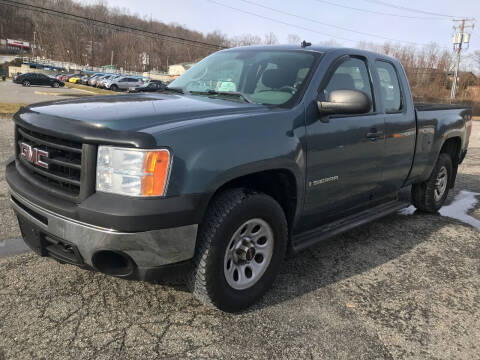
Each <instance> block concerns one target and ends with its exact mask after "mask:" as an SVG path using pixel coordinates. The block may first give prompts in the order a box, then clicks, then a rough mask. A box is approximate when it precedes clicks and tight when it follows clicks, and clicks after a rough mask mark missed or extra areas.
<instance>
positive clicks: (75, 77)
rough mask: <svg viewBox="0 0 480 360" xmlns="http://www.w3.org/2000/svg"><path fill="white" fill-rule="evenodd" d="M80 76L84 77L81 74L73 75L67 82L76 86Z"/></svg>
mask: <svg viewBox="0 0 480 360" xmlns="http://www.w3.org/2000/svg"><path fill="white" fill-rule="evenodd" d="M82 76H84V75H83V74H75V75H73V76H72V77H70V78H69V79H68V82H70V83H72V84H76V83H78V82H79V81H80V79H81V78H82Z"/></svg>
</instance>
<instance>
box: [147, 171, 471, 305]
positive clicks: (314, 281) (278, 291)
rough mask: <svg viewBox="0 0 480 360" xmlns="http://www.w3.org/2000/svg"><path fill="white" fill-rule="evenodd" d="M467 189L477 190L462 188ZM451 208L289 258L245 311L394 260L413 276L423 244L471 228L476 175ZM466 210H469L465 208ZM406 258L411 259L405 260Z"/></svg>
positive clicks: (404, 215)
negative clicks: (444, 231)
mask: <svg viewBox="0 0 480 360" xmlns="http://www.w3.org/2000/svg"><path fill="white" fill-rule="evenodd" d="M477 183H478V184H477ZM475 184H476V185H475ZM465 188H468V189H471V190H473V191H471V192H470V191H465V190H463V189H465ZM476 190H478V193H477V192H476ZM465 198H468V199H472V198H473V199H475V201H474V204H473V207H472V206H471V205H472V202H471V201H470V202H465V201H464V200H465ZM462 203H463V205H462ZM449 206H453V207H455V208H457V209H458V211H459V214H458V215H459V216H458V217H456V216H454V217H455V218H452V217H449V215H441V214H440V213H439V214H426V213H421V212H418V211H415V209H414V208H413V207H410V208H406V210H401V211H399V212H397V213H394V214H391V215H389V216H386V217H384V218H382V219H379V220H377V221H374V222H372V223H369V224H366V225H363V226H360V227H358V228H356V229H353V230H350V231H348V232H346V233H344V234H341V235H338V236H335V237H333V238H331V239H328V240H326V241H324V242H321V243H319V244H317V245H315V246H313V247H312V248H310V249H307V250H304V251H302V252H300V253H299V254H297V255H295V256H291V257H287V258H286V259H285V260H284V262H283V264H282V268H281V270H280V273H279V275H278V277H277V279H276V281H275V283H274V285H273V288H272V289H270V290H269V291H268V292H267V293H266V295H265V297H264V298H263V299H262V300H261V301H260V302H259V303H258V304H256V305H254V306H253V307H251V308H250V309H248V310H246V311H245V312H244V313H249V312H252V311H253V312H254V311H257V310H260V309H262V308H266V307H270V306H273V305H277V304H280V303H283V302H288V301H292V300H294V299H295V298H297V297H301V296H303V295H305V294H308V293H310V292H313V291H315V290H318V289H321V288H326V287H328V286H329V285H331V284H335V283H339V282H341V281H343V280H346V279H350V278H353V277H355V276H357V275H360V274H362V273H365V272H369V271H371V270H373V269H375V268H378V267H381V266H382V265H384V264H387V263H390V262H398V264H396V265H395V271H399V269H400V270H401V271H406V272H408V268H409V264H408V263H409V262H411V263H412V266H415V265H413V263H414V262H415V261H421V260H419V259H418V256H417V255H416V254H414V255H411V256H408V254H409V253H411V252H412V251H413V250H414V249H415V248H416V247H418V246H419V245H421V244H422V243H424V242H426V241H429V240H431V238H432V235H433V236H435V235H434V234H435V233H436V232H438V231H439V230H440V229H441V228H442V227H444V226H448V225H452V224H453V225H458V226H462V225H463V226H470V225H469V224H468V223H466V222H462V221H461V217H462V216H461V215H462V214H463V215H465V214H467V215H468V216H470V214H471V213H472V212H473V211H475V209H479V208H480V182H478V176H477V175H470V174H459V175H458V185H457V187H456V188H455V189H454V191H451V193H450V195H449V197H448V199H447V202H446V206H445V207H449ZM462 206H463V207H465V209H462ZM412 208H413V209H412ZM479 234H480V233H479ZM479 236H480V235H479ZM405 255H407V256H406V257H405V259H403V258H402V257H404V256H405ZM422 256H423V255H422ZM426 261H428V260H426ZM384 276H388V275H385V274H384V273H383V270H382V277H384ZM156 283H157V284H161V285H166V286H168V287H171V288H174V289H175V290H177V291H188V290H187V288H186V286H185V282H184V280H183V278H181V277H180V276H179V277H178V278H169V279H162V280H160V281H157V282H156Z"/></svg>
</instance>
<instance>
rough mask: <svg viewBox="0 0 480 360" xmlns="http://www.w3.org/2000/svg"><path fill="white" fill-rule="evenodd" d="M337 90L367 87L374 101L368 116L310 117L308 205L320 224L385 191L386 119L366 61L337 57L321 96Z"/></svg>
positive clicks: (307, 211)
mask: <svg viewBox="0 0 480 360" xmlns="http://www.w3.org/2000/svg"><path fill="white" fill-rule="evenodd" d="M325 82H326V83H325ZM334 90H359V91H362V92H364V93H365V94H366V95H367V96H368V97H369V98H370V99H371V101H372V107H371V109H370V111H369V112H368V113H366V114H360V115H342V114H334V115H328V116H327V115H325V114H321V113H320V112H317V113H316V114H315V115H314V118H311V119H308V118H307V147H308V153H307V189H306V202H305V207H304V209H305V215H306V221H307V222H309V223H310V225H317V226H318V225H321V224H322V223H323V222H328V221H331V220H332V218H335V217H341V216H343V215H344V214H345V213H347V212H349V210H352V209H357V208H361V207H367V206H369V203H370V202H371V201H372V200H374V199H376V198H377V197H380V196H381V194H382V173H383V168H382V166H383V154H384V147H385V140H384V127H385V124H384V122H385V117H384V115H383V114H382V113H379V112H378V111H377V106H376V103H375V97H374V90H373V78H372V75H371V71H370V67H369V64H368V62H367V59H366V58H363V57H359V56H358V57H357V56H345V57H341V58H340V59H337V61H336V62H334V65H333V68H332V69H331V70H330V71H329V72H328V74H327V75H326V78H325V79H324V84H322V85H321V86H320V89H319V96H320V98H323V100H327V99H328V94H329V93H330V92H332V91H334ZM312 116H313V115H312ZM315 222H316V224H315ZM305 225H307V226H308V224H305Z"/></svg>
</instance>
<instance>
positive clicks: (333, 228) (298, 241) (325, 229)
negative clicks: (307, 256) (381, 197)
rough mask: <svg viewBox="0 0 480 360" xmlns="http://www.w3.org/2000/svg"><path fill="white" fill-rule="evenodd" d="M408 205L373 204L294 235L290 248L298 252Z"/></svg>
mask: <svg viewBox="0 0 480 360" xmlns="http://www.w3.org/2000/svg"><path fill="white" fill-rule="evenodd" d="M409 205H410V204H409V203H408V202H403V201H398V200H394V201H390V202H387V203H384V204H381V205H378V206H375V207H373V208H371V209H368V210H364V211H362V212H360V213H357V214H354V215H350V216H348V217H346V218H344V219H341V220H337V221H334V222H332V223H329V224H326V225H322V226H320V227H318V228H315V229H313V230H309V231H306V232H304V233H301V234H298V235H294V236H293V239H292V250H293V252H294V253H296V252H299V251H301V250H303V249H306V248H308V247H310V246H312V245H315V244H316V243H318V242H321V241H323V240H326V239H328V238H330V237H332V236H335V235H338V234H341V233H343V232H345V231H348V230H350V229H353V228H355V227H357V226H360V225H363V224H366V223H369V222H371V221H373V220H377V219H379V218H381V217H384V216H386V215H389V214H391V213H393V212H395V211H398V210H401V209H404V208H406V207H408V206H409Z"/></svg>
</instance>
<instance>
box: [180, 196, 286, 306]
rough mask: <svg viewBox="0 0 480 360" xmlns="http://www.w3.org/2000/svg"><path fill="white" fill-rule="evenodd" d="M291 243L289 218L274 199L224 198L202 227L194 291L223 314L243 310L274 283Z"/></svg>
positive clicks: (211, 209)
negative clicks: (288, 226) (288, 240)
mask: <svg viewBox="0 0 480 360" xmlns="http://www.w3.org/2000/svg"><path fill="white" fill-rule="evenodd" d="M287 239H288V230H287V221H286V219H285V214H284V212H283V209H282V208H281V206H280V205H279V204H278V203H277V202H276V201H275V200H274V199H273V198H272V197H270V196H268V195H266V194H262V193H257V192H253V191H250V190H247V189H233V190H228V191H226V192H224V193H222V194H220V195H219V196H218V197H217V198H216V199H214V200H213V203H212V205H211V206H210V207H209V209H208V210H207V215H206V217H205V220H204V221H203V223H202V224H201V225H200V228H199V233H198V236H197V241H198V243H197V249H196V254H195V259H194V260H195V261H194V263H195V268H194V270H193V271H192V273H191V274H190V277H189V279H188V280H189V281H188V283H189V287H190V289H191V290H192V292H193V294H194V296H195V297H196V298H197V299H199V300H200V301H202V302H204V303H206V304H209V305H213V306H216V307H217V308H219V309H220V310H223V311H227V312H236V311H240V310H242V309H245V308H246V307H248V306H250V305H252V304H253V303H255V302H256V301H258V300H259V299H260V298H261V297H262V296H263V294H264V293H265V292H266V291H267V290H268V288H269V287H270V286H271V284H272V283H273V281H274V279H275V276H276V275H277V273H278V270H279V267H280V264H281V262H282V260H283V258H284V256H285V252H286V247H287Z"/></svg>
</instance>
